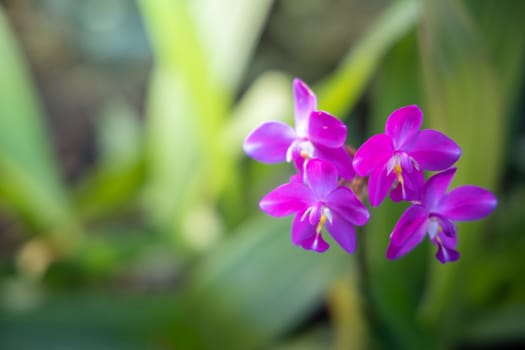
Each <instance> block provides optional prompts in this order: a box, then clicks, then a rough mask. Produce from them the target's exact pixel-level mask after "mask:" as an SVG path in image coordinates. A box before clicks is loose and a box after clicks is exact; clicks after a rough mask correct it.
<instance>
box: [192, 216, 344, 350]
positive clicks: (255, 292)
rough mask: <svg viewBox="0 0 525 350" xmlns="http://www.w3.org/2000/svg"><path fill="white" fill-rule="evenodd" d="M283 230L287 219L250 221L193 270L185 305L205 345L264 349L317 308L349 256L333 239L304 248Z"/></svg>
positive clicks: (287, 227) (285, 228)
mask: <svg viewBox="0 0 525 350" xmlns="http://www.w3.org/2000/svg"><path fill="white" fill-rule="evenodd" d="M289 232H290V221H289V220H276V219H274V218H266V217H265V218H262V219H257V220H253V221H250V222H248V223H247V224H246V225H245V226H244V227H243V228H241V230H240V232H238V233H237V234H236V235H234V236H233V238H232V239H230V240H228V241H226V242H224V244H223V245H222V246H220V247H219V248H218V249H217V250H216V251H215V252H213V253H212V254H210V255H209V256H207V257H206V258H205V259H204V261H203V262H202V263H201V264H200V265H199V266H198V267H197V268H196V270H195V271H194V272H193V275H192V276H191V279H190V287H189V289H188V295H190V296H191V299H192V303H191V305H192V306H191V307H190V309H191V310H193V311H192V312H191V313H192V314H193V315H199V316H197V317H196V322H197V327H198V328H199V330H200V332H201V338H202V339H205V340H206V342H207V345H208V347H215V348H225V349H226V348H228V349H250V348H260V347H264V345H265V344H266V345H267V344H269V342H270V341H271V340H272V339H275V337H276V336H279V335H282V334H283V333H284V332H286V331H287V330H290V329H291V328H292V327H293V326H295V325H297V324H298V323H299V322H300V321H301V320H302V319H303V318H304V317H305V316H306V315H308V314H309V313H311V312H312V311H313V310H314V309H315V308H316V307H318V306H319V303H320V302H321V299H322V297H323V294H324V293H325V292H326V290H327V288H328V285H329V284H330V283H331V282H332V281H333V280H334V278H335V277H336V276H338V275H339V274H340V273H341V272H342V267H343V266H344V265H345V262H346V261H347V260H348V258H349V257H348V255H346V254H344V253H343V252H342V251H341V249H340V248H339V247H338V246H337V245H336V244H335V243H333V244H332V249H331V250H330V251H329V252H328V253H326V254H321V255H320V254H315V253H313V252H306V251H304V250H302V249H301V248H298V247H295V246H293V245H292V244H291V242H290V238H289V237H290V233H289Z"/></svg>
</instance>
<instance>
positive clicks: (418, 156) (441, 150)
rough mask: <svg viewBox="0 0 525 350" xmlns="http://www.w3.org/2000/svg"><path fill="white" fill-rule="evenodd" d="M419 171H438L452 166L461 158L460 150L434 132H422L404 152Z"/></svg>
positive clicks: (441, 135)
mask: <svg viewBox="0 0 525 350" xmlns="http://www.w3.org/2000/svg"><path fill="white" fill-rule="evenodd" d="M406 151H407V152H408V153H409V154H410V156H412V158H414V159H415V161H416V162H417V163H418V164H419V166H420V167H421V169H424V170H430V171H439V170H443V169H447V168H448V167H450V166H452V165H453V164H454V163H455V162H456V161H457V160H458V159H459V157H460V156H461V148H460V147H459V146H458V145H457V144H456V143H455V142H454V141H453V140H452V139H450V138H449V137H448V136H445V135H444V134H442V133H440V132H439V131H436V130H431V129H427V130H422V131H421V132H420V133H419V134H418V136H417V138H416V140H415V141H414V143H412V144H411V145H410V148H409V149H407V150H406Z"/></svg>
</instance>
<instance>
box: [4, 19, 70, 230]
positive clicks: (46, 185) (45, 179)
mask: <svg viewBox="0 0 525 350" xmlns="http://www.w3.org/2000/svg"><path fill="white" fill-rule="evenodd" d="M0 55H1V57H2V60H1V62H0V76H1V77H2V78H1V79H0V196H1V197H2V199H3V200H4V201H6V202H7V203H8V204H9V206H11V208H12V209H14V210H16V211H18V213H19V214H22V215H24V216H25V218H26V219H27V220H28V221H29V222H31V223H32V224H35V225H36V226H37V228H38V229H39V230H42V229H44V230H48V231H50V230H59V231H60V230H61V229H63V230H64V231H62V232H61V234H64V236H67V235H68V234H69V235H70V236H73V231H69V232H66V231H68V230H69V229H71V228H72V225H73V224H72V220H73V219H72V218H73V216H72V213H71V208H70V203H69V198H68V196H67V193H66V190H65V188H64V184H63V183H62V180H61V178H60V175H59V172H58V166H57V164H56V160H55V159H54V157H53V155H52V151H51V146H50V143H49V140H48V138H47V135H46V131H45V129H44V125H43V118H42V115H41V110H40V106H39V105H38V102H37V99H36V96H35V92H34V91H33V90H32V88H31V85H30V78H29V76H28V73H27V71H26V69H25V67H24V65H23V63H24V59H23V57H22V55H21V54H20V53H19V51H18V47H17V45H16V43H15V39H14V38H13V36H12V34H11V31H10V29H9V27H8V23H7V21H6V18H5V17H4V13H3V11H2V9H0ZM55 232H56V233H57V234H58V231H55Z"/></svg>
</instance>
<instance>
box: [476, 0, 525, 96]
mask: <svg viewBox="0 0 525 350" xmlns="http://www.w3.org/2000/svg"><path fill="white" fill-rule="evenodd" d="M467 4H468V5H469V7H468V8H469V10H470V12H471V13H472V17H473V18H474V19H475V20H476V23H477V24H478V25H479V30H480V33H481V34H482V36H483V38H484V39H485V43H486V45H487V48H488V49H489V52H488V54H489V56H490V58H491V61H492V62H493V63H494V65H495V67H496V68H497V70H498V72H499V75H500V77H501V82H502V88H503V89H504V96H505V98H506V103H507V104H508V105H510V106H512V105H513V102H514V101H513V100H514V99H515V98H516V97H517V93H518V92H519V91H520V88H519V84H520V82H521V81H522V78H523V70H524V69H525V66H524V65H523V60H524V58H525V40H516V38H523V37H524V36H525V26H524V25H523V13H525V2H523V1H521V0H510V1H506V2H505V3H502V2H501V1H498V0H469V1H467Z"/></svg>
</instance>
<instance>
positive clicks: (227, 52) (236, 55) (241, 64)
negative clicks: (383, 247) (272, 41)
mask: <svg viewBox="0 0 525 350" xmlns="http://www.w3.org/2000/svg"><path fill="white" fill-rule="evenodd" d="M272 3H273V1H272V0H252V1H245V0H194V1H191V2H190V6H189V7H190V9H191V10H193V11H192V14H193V15H194V17H195V24H196V27H197V31H198V33H199V34H200V35H199V37H200V38H201V40H202V43H203V46H205V48H206V52H207V57H208V59H207V61H208V62H207V64H208V65H209V66H210V71H211V73H212V74H214V75H215V76H216V77H217V80H218V81H219V82H220V85H221V86H224V87H225V88H227V89H228V90H229V91H235V89H236V87H237V85H238V83H239V81H240V79H241V78H242V74H243V72H244V70H245V68H246V65H247V63H248V59H249V58H250V56H251V53H252V50H253V49H254V46H255V44H256V43H257V38H258V37H259V34H260V32H261V30H262V28H263V25H264V23H265V19H266V16H267V14H268V12H269V10H270V7H271V5H272Z"/></svg>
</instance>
